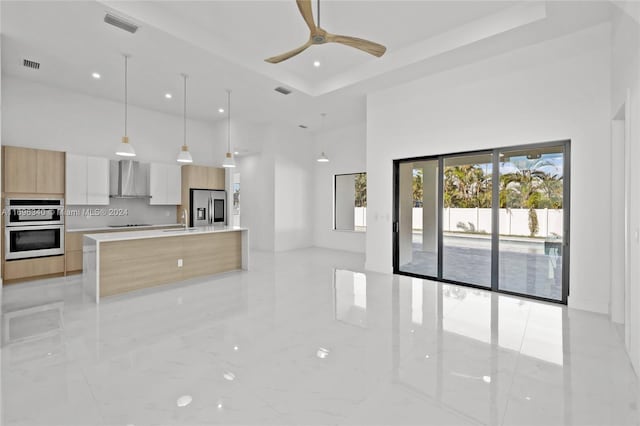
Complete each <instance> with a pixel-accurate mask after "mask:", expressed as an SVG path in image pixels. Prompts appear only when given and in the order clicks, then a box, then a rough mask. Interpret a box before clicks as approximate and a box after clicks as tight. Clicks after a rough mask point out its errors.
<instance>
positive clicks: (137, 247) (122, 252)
mask: <svg viewBox="0 0 640 426" xmlns="http://www.w3.org/2000/svg"><path fill="white" fill-rule="evenodd" d="M183 238H185V237H165V238H162V239H158V238H144V239H139V240H122V241H109V242H103V243H101V244H100V297H104V296H111V295H114V294H119V293H125V292H128V291H132V290H138V289H142V288H147V287H153V286H156V285H160V284H166V283H170V282H175V281H179V280H180V279H181V278H182V271H181V270H180V268H178V259H179V258H180V254H181V251H182V250H181V249H182V244H183Z"/></svg>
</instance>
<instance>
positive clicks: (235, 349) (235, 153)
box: [233, 151, 240, 351]
mask: <svg viewBox="0 0 640 426" xmlns="http://www.w3.org/2000/svg"><path fill="white" fill-rule="evenodd" d="M238 154H240V152H238V151H233V155H238ZM233 350H234V351H237V350H238V347H237V346H234V347H233Z"/></svg>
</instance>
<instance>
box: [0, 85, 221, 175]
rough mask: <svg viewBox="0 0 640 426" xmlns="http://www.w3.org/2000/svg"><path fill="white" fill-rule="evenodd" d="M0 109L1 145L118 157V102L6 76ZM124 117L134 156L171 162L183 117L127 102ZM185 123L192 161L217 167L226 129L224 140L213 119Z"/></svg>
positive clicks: (120, 119)
mask: <svg viewBox="0 0 640 426" xmlns="http://www.w3.org/2000/svg"><path fill="white" fill-rule="evenodd" d="M2 108H3V111H4V123H3V124H4V125H3V127H2V140H3V144H4V145H15V146H28V147H32V148H41V149H52V150H58V151H68V152H72V153H77V154H90V155H95V156H100V157H109V158H113V159H117V158H119V157H117V156H116V155H115V154H114V150H115V147H116V145H117V144H118V143H119V142H120V139H121V138H122V136H123V135H122V133H123V131H124V130H123V127H124V105H123V104H122V103H119V102H113V101H110V100H106V99H102V98H97V97H93V96H87V95H84V94H80V93H76V92H72V91H69V90H64V89H59V88H56V87H52V86H46V85H42V84H38V83H34V82H30V81H27V80H22V79H18V78H15V77H11V76H9V77H7V76H5V77H4V78H3V80H2ZM128 122H129V124H128V128H129V131H128V133H129V137H130V140H131V144H132V145H133V146H134V148H135V149H136V153H137V157H136V159H137V160H138V161H141V162H160V163H168V164H175V159H176V157H177V155H178V152H179V150H180V146H181V145H182V129H183V122H182V117H180V116H178V115H170V114H165V113H161V112H158V111H152V110H148V109H144V108H139V107H136V106H133V105H130V106H129V120H128ZM187 125H188V131H187V135H188V139H187V142H188V144H189V149H190V151H191V154H192V155H193V158H194V161H195V163H196V164H202V165H209V166H218V167H219V166H220V165H221V164H222V160H223V159H224V153H225V152H226V141H227V140H226V133H225V134H224V135H225V136H224V139H223V138H222V137H221V136H220V135H219V133H216V132H215V131H214V124H213V123H205V122H202V121H197V120H189V122H188V124H187ZM225 128H226V127H225ZM221 139H222V140H221Z"/></svg>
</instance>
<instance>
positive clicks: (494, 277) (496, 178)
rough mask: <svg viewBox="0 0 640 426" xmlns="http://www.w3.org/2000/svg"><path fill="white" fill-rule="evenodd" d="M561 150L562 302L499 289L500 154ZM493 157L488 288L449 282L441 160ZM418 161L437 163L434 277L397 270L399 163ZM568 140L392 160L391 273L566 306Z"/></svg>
mask: <svg viewBox="0 0 640 426" xmlns="http://www.w3.org/2000/svg"><path fill="white" fill-rule="evenodd" d="M553 146H557V147H562V153H563V177H562V178H563V187H562V191H563V193H562V208H563V225H562V226H563V233H564V235H563V239H562V290H561V299H560V300H558V299H550V298H546V297H540V296H534V295H527V294H523V293H517V292H513V291H509V290H503V289H500V287H499V285H500V284H499V268H500V262H499V260H500V259H499V255H500V249H499V245H500V208H499V207H500V184H499V182H500V152H502V151H513V150H527V149H532V150H535V149H540V148H548V147H553ZM482 154H491V155H492V164H493V167H492V175H491V176H492V177H491V180H492V184H491V185H492V186H491V228H492V229H491V287H486V286H481V285H476V284H470V283H465V282H460V281H456V280H450V279H446V278H443V277H442V263H443V246H444V244H443V239H444V233H443V217H442V211H443V208H444V160H445V159H446V158H450V157H464V156H466V155H482ZM418 161H438V191H437V197H438V200H437V203H438V256H437V257H438V265H437V266H438V267H437V270H438V272H437V274H436V276H429V275H421V274H416V273H413V272H406V271H401V270H400V232H399V231H400V224H399V220H400V197H399V195H400V164H403V163H412V162H418ZM570 218H571V140H569V139H562V140H557V141H551V142H540V143H532V144H524V145H515V146H504V147H500V148H494V149H480V150H475V151H463V152H456V153H448V154H439V155H430V156H422V157H409V158H400V159H396V160H393V222H392V241H393V273H394V274H397V275H405V276H409V277H415V278H423V279H429V280H435V281H439V282H443V283H447V284H456V285H462V286H465V287H471V288H478V289H481V290H491V291H494V292H497V293H503V294H509V295H514V296H520V297H526V298H529V299H535V300H540V301H545V302H552V303H560V304H563V305H566V304H567V301H568V298H569V275H570V274H569V265H570V251H571V250H570V249H571V245H570V235H571V233H570V229H571V227H570V225H571V221H570Z"/></svg>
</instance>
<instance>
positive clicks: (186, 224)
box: [182, 209, 189, 229]
mask: <svg viewBox="0 0 640 426" xmlns="http://www.w3.org/2000/svg"><path fill="white" fill-rule="evenodd" d="M188 218H189V214H188V213H187V209H182V224H183V225H184V229H187V228H188V227H189V222H188V220H189V219H188Z"/></svg>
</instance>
